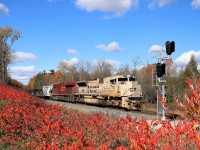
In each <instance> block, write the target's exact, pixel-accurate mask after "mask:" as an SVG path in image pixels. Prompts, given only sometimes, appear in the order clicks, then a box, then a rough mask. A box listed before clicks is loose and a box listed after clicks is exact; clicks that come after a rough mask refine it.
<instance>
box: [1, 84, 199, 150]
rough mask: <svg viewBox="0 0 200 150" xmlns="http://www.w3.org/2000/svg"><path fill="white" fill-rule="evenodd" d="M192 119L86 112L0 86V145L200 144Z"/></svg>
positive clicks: (103, 149) (124, 147) (105, 148)
mask: <svg viewBox="0 0 200 150" xmlns="http://www.w3.org/2000/svg"><path fill="white" fill-rule="evenodd" d="M195 98H197V97H195ZM192 99H193V98H192ZM196 124H197V122H196V121H194V120H192V121H188V120H187V121H186V120H185V121H180V122H179V123H178V124H177V125H172V124H171V122H170V121H168V120H166V121H165V122H162V121H161V120H157V119H155V120H152V121H151V122H148V121H147V120H145V119H141V120H137V118H134V119H133V118H131V117H130V116H127V117H126V118H115V119H114V118H112V119H110V118H109V117H108V116H107V115H102V114H90V115H86V114H83V113H80V112H78V111H75V110H69V109H66V108H64V107H62V106H59V105H47V104H45V103H43V102H42V101H41V100H39V99H37V98H35V97H33V96H31V95H29V94H27V93H26V92H22V91H19V90H16V89H13V88H11V87H9V86H7V85H0V148H1V149H38V150H40V149H41V150H42V149H47V150H56V149H70V150H77V149H84V150H95V149H100V150H110V149H117V150H128V149H137V150H140V149H141V150H143V149H195V148H196V149H197V148H199V149H200V144H199V143H200V138H199V133H198V131H197V130H196V128H194V127H195V125H196Z"/></svg>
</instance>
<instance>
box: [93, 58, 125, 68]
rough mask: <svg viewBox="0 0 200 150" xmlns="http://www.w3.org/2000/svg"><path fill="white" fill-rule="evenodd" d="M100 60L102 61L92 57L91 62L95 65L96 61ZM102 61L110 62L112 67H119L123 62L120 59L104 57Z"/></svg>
mask: <svg viewBox="0 0 200 150" xmlns="http://www.w3.org/2000/svg"><path fill="white" fill-rule="evenodd" d="M100 61H102V60H97V59H93V60H92V64H93V65H97V64H98V62H100ZM103 61H105V62H107V63H109V64H111V65H112V66H114V67H119V66H120V65H123V63H122V62H121V61H116V60H111V59H106V60H103Z"/></svg>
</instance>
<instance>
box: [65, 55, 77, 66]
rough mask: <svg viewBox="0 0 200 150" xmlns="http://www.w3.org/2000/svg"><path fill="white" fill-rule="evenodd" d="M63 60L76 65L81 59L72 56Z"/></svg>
mask: <svg viewBox="0 0 200 150" xmlns="http://www.w3.org/2000/svg"><path fill="white" fill-rule="evenodd" d="M63 62H66V63H68V64H70V65H76V64H78V62H79V60H78V58H76V57H74V58H71V59H70V60H63Z"/></svg>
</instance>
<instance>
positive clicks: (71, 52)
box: [67, 48, 78, 55]
mask: <svg viewBox="0 0 200 150" xmlns="http://www.w3.org/2000/svg"><path fill="white" fill-rule="evenodd" d="M67 52H68V53H70V54H75V55H77V54H78V52H77V51H76V50H75V49H71V48H69V49H68V50H67Z"/></svg>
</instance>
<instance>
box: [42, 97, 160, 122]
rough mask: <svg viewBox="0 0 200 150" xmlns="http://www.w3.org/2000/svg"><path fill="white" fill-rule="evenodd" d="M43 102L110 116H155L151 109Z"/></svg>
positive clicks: (148, 118)
mask: <svg viewBox="0 0 200 150" xmlns="http://www.w3.org/2000/svg"><path fill="white" fill-rule="evenodd" d="M44 102H46V103H48V104H59V105H64V106H65V107H67V108H70V109H75V110H78V111H80V112H83V113H88V114H91V113H103V114H108V115H110V116H112V117H126V116H127V115H130V116H131V117H132V118H135V117H137V118H138V119H142V118H145V119H146V120H151V119H154V118H156V117H157V114H156V112H151V111H145V110H141V111H133V110H131V111H128V110H124V109H118V108H112V107H101V106H94V105H87V104H81V103H69V102H65V101H52V100H44Z"/></svg>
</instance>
